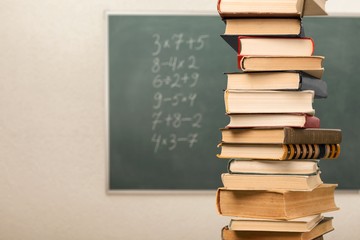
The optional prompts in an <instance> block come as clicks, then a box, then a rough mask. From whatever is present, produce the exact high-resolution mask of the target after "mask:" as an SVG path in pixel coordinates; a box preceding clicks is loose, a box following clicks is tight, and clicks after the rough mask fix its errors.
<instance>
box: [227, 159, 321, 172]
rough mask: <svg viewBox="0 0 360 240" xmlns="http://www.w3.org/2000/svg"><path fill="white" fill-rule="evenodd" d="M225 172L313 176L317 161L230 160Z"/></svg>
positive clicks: (317, 169)
mask: <svg viewBox="0 0 360 240" xmlns="http://www.w3.org/2000/svg"><path fill="white" fill-rule="evenodd" d="M227 170H228V172H229V173H233V174H237V173H238V174H272V175H279V174H280V175H281V174H282V175H284V174H288V175H293V174H295V175H302V174H304V175H313V174H316V173H318V171H319V166H318V160H292V161H281V162H275V161H272V160H254V159H231V160H229V162H228V165H227Z"/></svg>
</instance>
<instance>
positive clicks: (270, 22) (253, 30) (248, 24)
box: [224, 18, 302, 36]
mask: <svg viewBox="0 0 360 240" xmlns="http://www.w3.org/2000/svg"><path fill="white" fill-rule="evenodd" d="M225 23H226V25H225V33H224V34H225V35H247V36H256V35H258V36H260V35H271V36H289V35H294V36H298V35H300V34H301V31H302V26H301V19H300V18H228V19H225Z"/></svg>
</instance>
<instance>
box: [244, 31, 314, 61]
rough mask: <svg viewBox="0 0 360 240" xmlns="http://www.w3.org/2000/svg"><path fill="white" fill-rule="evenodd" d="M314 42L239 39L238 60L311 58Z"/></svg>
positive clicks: (255, 38)
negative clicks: (289, 57)
mask: <svg viewBox="0 0 360 240" xmlns="http://www.w3.org/2000/svg"><path fill="white" fill-rule="evenodd" d="M313 52H314V41H313V40H312V38H309V37H302V38H288V37H249V36H239V37H238V51H237V54H238V58H239V61H241V58H243V57H244V56H249V55H251V56H311V55H312V54H313Z"/></svg>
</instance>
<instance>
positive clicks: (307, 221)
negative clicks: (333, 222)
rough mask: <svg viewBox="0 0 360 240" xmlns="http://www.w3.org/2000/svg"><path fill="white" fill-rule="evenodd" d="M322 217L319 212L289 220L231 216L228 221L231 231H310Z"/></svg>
mask: <svg viewBox="0 0 360 240" xmlns="http://www.w3.org/2000/svg"><path fill="white" fill-rule="evenodd" d="M323 219H324V217H323V216H321V214H317V215H311V216H306V217H302V218H295V219H291V220H274V219H261V218H233V219H231V221H230V223H229V226H228V227H229V230H232V231H265V232H298V233H299V232H310V231H311V230H312V229H313V228H314V227H315V226H317V225H318V224H319V222H320V221H321V220H323Z"/></svg>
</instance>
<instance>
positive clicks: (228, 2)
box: [217, 0, 327, 18]
mask: <svg viewBox="0 0 360 240" xmlns="http://www.w3.org/2000/svg"><path fill="white" fill-rule="evenodd" d="M325 2H326V0H307V1H304V0H287V1H281V0H266V1H264V0H218V4H217V10H218V13H219V15H220V16H221V17H222V18H229V17H232V18H233V17H259V16H261V17H300V16H311V15H327V13H326V11H325Z"/></svg>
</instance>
